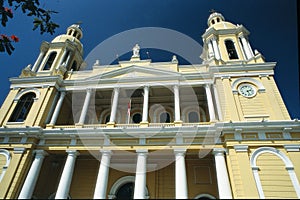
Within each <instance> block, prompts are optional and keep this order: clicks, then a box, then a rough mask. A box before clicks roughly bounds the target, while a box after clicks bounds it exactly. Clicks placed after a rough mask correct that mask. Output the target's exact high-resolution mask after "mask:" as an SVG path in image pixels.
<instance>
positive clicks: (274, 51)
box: [0, 0, 300, 118]
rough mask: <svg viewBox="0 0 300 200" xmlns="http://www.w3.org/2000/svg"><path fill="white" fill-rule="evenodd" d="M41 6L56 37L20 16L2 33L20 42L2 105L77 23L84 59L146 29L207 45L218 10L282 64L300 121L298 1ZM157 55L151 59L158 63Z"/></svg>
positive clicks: (287, 94) (282, 82)
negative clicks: (50, 45) (14, 80)
mask: <svg viewBox="0 0 300 200" xmlns="http://www.w3.org/2000/svg"><path fill="white" fill-rule="evenodd" d="M41 5H43V6H44V7H45V8H48V9H51V10H55V11H58V12H59V13H58V14H56V15H55V16H54V18H53V19H54V20H55V21H56V22H57V23H59V24H60V28H59V29H57V31H56V33H55V35H48V34H44V35H40V34H39V32H38V31H32V27H33V26H32V18H30V17H26V16H25V15H23V14H21V13H20V12H18V11H16V12H15V17H14V19H13V20H11V21H10V22H9V23H8V25H7V27H6V28H2V27H1V29H0V32H1V33H5V34H7V35H10V34H15V35H17V36H19V38H20V42H19V43H17V44H15V47H16V50H15V51H14V52H13V54H12V55H11V56H9V55H7V54H3V53H0V67H1V69H2V73H1V74H0V78H1V83H2V86H1V89H0V104H2V102H3V101H4V99H5V97H6V95H7V93H8V91H9V85H10V84H9V80H8V79H9V78H10V77H17V76H19V75H20V72H21V69H23V68H24V67H26V66H27V65H28V64H32V65H33V64H34V62H35V60H36V58H37V57H38V54H39V47H40V44H41V42H42V41H48V42H50V41H51V40H52V39H53V38H54V37H55V36H56V35H59V34H63V33H65V31H66V28H67V27H68V26H70V25H71V24H73V23H76V22H78V21H81V22H82V25H81V27H82V28H83V39H82V43H83V45H84V55H85V56H87V55H88V53H89V52H90V51H91V50H93V49H94V48H95V47H96V46H97V45H98V44H99V43H101V42H102V41H104V40H106V39H108V38H109V37H111V36H113V35H115V34H118V33H120V32H123V31H126V30H130V29H134V28H141V27H161V28H168V29H172V30H175V31H178V32H180V33H183V34H185V35H187V36H189V37H191V38H193V39H194V40H195V41H197V42H198V43H199V44H200V45H202V38H201V35H202V34H203V33H204V31H205V29H206V28H207V18H208V16H209V10H211V9H215V10H217V11H218V12H220V13H222V14H223V16H224V17H225V19H226V21H229V22H232V23H233V24H242V25H243V26H245V27H246V28H247V29H248V30H249V31H250V36H249V40H250V44H251V46H252V48H253V49H257V50H258V51H259V52H261V53H262V54H263V56H264V57H265V59H266V61H270V62H277V66H276V68H275V80H276V83H277V85H278V87H279V90H280V92H281V95H282V97H283V100H284V102H285V104H286V106H287V108H288V110H289V113H290V115H291V117H292V118H299V117H300V103H299V67H298V66H299V65H298V46H297V45H298V38H297V6H296V0H249V1H244V0H243V1H241V0H226V1H220V0H151V1H149V0H130V1H129V0H128V1H124V0H89V1H82V0H51V1H46V0H44V1H43V0H41ZM137 40H138V39H137ZM137 42H138V41H137ZM141 48H142V46H141ZM130 50H131V49H128V51H130ZM141 53H142V51H141ZM150 54H151V52H150ZM199 54H200V52H199ZM154 55H155V54H154V53H153V54H151V59H152V60H153V61H158V60H159V58H156V57H154Z"/></svg>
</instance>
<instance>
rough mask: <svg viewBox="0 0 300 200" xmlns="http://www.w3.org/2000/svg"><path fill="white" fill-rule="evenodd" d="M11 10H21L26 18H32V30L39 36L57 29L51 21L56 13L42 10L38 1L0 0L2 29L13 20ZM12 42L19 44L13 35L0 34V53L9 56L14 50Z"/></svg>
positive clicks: (56, 25)
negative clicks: (38, 32) (36, 31)
mask: <svg viewBox="0 0 300 200" xmlns="http://www.w3.org/2000/svg"><path fill="white" fill-rule="evenodd" d="M13 10H14V11H17V10H21V11H22V13H24V14H26V15H27V16H29V17H33V18H34V19H33V30H36V29H39V30H40V34H43V33H50V34H51V35H52V34H53V33H54V32H55V29H56V28H58V27H59V25H58V24H56V23H54V22H53V21H52V20H51V16H52V14H55V13H57V12H56V11H52V10H45V9H43V8H42V7H41V6H40V2H39V0H0V22H1V25H2V26H3V27H6V24H7V23H8V21H9V20H10V19H12V18H13ZM13 42H19V38H18V37H17V36H15V35H11V36H8V35H6V34H0V52H6V53H8V54H9V55H11V54H12V51H14V49H15V48H14V46H13V44H12V43H13Z"/></svg>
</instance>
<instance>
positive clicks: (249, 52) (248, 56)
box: [240, 35, 252, 59]
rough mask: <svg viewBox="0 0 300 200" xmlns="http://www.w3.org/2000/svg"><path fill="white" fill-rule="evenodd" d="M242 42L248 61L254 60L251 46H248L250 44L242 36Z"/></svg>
mask: <svg viewBox="0 0 300 200" xmlns="http://www.w3.org/2000/svg"><path fill="white" fill-rule="evenodd" d="M240 38H241V40H242V44H243V49H244V51H245V54H246V57H247V59H250V58H252V54H251V51H250V49H249V46H248V42H247V40H246V38H245V37H244V36H243V35H242V36H240Z"/></svg>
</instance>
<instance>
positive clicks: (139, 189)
mask: <svg viewBox="0 0 300 200" xmlns="http://www.w3.org/2000/svg"><path fill="white" fill-rule="evenodd" d="M136 152H137V163H136V174H135V183H134V195H133V198H134V199H145V198H146V172H147V155H148V151H147V150H137V151H136Z"/></svg>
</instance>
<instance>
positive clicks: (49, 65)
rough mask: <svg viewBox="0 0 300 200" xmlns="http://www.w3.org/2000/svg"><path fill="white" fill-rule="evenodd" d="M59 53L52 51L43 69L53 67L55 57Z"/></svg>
mask: <svg viewBox="0 0 300 200" xmlns="http://www.w3.org/2000/svg"><path fill="white" fill-rule="evenodd" d="M56 55H57V53H56V52H52V53H51V54H50V56H49V58H48V60H47V62H46V64H45V66H44V69H43V70H49V69H51V66H52V64H53V62H54V60H55V57H56Z"/></svg>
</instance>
